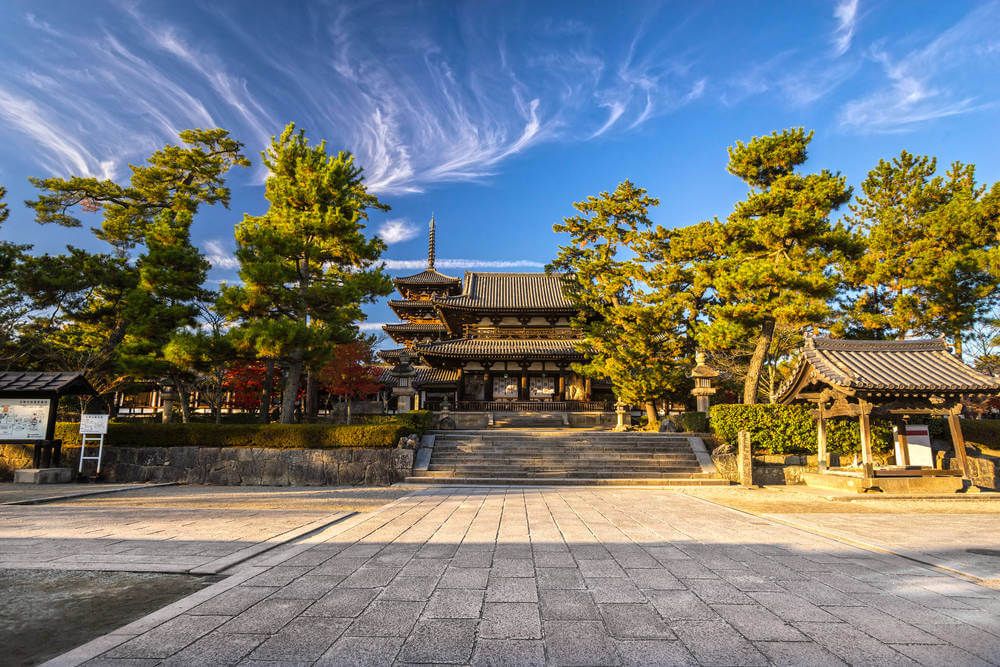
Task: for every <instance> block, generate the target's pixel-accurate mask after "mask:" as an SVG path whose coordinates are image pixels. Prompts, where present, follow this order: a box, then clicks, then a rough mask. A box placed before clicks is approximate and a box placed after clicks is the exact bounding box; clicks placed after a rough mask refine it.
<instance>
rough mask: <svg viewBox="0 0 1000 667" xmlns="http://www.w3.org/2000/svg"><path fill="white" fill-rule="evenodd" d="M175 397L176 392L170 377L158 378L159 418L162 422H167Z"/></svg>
mask: <svg viewBox="0 0 1000 667" xmlns="http://www.w3.org/2000/svg"><path fill="white" fill-rule="evenodd" d="M176 399H177V392H176V391H175V390H174V383H173V382H172V381H171V380H170V378H163V379H161V380H160V404H161V408H160V409H161V412H162V414H161V415H160V419H161V421H162V422H163V423H164V424H169V423H170V421H171V418H172V417H173V413H174V400H176Z"/></svg>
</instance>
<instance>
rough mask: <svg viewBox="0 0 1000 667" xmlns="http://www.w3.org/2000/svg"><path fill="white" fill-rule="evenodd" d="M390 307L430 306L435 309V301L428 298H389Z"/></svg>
mask: <svg viewBox="0 0 1000 667" xmlns="http://www.w3.org/2000/svg"><path fill="white" fill-rule="evenodd" d="M389 307H390V308H403V309H415V308H429V309H431V310H433V309H434V302H433V301H429V300H427V299H389Z"/></svg>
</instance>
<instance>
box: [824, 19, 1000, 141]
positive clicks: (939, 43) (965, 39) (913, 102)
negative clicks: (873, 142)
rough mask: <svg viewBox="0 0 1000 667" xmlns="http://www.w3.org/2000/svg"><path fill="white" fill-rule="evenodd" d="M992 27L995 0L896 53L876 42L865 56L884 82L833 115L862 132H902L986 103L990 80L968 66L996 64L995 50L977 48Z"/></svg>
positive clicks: (990, 40)
mask: <svg viewBox="0 0 1000 667" xmlns="http://www.w3.org/2000/svg"><path fill="white" fill-rule="evenodd" d="M997 25H1000V3H996V2H993V3H989V4H987V5H983V6H981V7H979V8H977V9H974V10H973V11H971V12H969V13H968V14H967V15H966V16H965V17H964V18H963V19H961V20H960V21H959V22H958V23H956V24H955V25H953V26H952V27H951V28H949V29H947V30H945V31H944V32H942V33H941V34H939V35H938V36H937V37H936V38H934V39H933V40H932V41H930V42H929V43H928V44H927V45H926V46H924V47H923V48H918V49H914V50H911V51H909V52H907V53H905V54H904V55H902V56H893V55H892V54H891V53H890V52H889V51H890V49H889V47H888V46H887V45H886V44H884V43H882V44H879V45H876V46H875V47H873V48H872V49H871V50H870V53H869V57H870V59H871V60H872V61H873V62H875V63H878V65H879V66H880V67H881V69H882V73H883V75H884V78H885V81H886V85H884V86H883V87H881V88H879V89H877V90H874V91H872V92H870V93H868V94H867V95H863V96H861V97H857V98H854V99H852V100H849V101H848V102H847V103H846V104H845V105H844V106H843V108H842V109H841V112H840V114H839V120H840V125H841V127H843V128H845V129H848V130H851V131H855V132H862V133H893V132H906V131H908V130H911V129H913V128H914V127H915V126H917V125H919V124H921V123H925V122H928V121H932V120H935V119H939V118H947V117H949V116H958V115H962V114H967V113H970V112H973V111H977V110H980V109H983V108H985V107H986V106H989V105H992V104H993V103H994V100H995V99H996V97H995V96H996V93H997V90H996V81H995V80H981V79H978V76H977V75H976V74H975V73H974V70H973V69H972V68H971V67H970V65H973V64H974V65H975V66H976V68H982V67H986V68H987V69H989V67H990V63H991V62H992V66H993V68H995V67H996V66H997V64H998V62H997V61H1000V52H994V53H990V52H989V50H988V49H987V50H985V51H984V49H983V48H982V47H983V45H984V44H996V26H997ZM971 91H976V92H975V93H973V92H971ZM984 95H987V96H989V97H986V98H984V97H983V96H984Z"/></svg>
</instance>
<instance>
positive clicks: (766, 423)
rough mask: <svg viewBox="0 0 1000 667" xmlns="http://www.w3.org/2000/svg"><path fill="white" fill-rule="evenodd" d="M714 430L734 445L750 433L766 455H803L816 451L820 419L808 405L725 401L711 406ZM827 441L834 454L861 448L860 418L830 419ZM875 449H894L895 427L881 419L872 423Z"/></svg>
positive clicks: (757, 447)
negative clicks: (817, 424)
mask: <svg viewBox="0 0 1000 667" xmlns="http://www.w3.org/2000/svg"><path fill="white" fill-rule="evenodd" d="M709 424H710V426H711V429H712V432H713V433H714V434H715V436H716V437H717V438H718V439H719V440H720V441H721V442H723V443H725V444H727V445H731V446H733V447H735V446H736V444H737V433H739V432H740V431H749V432H750V442H751V443H753V448H754V451H757V452H760V453H764V454H801V453H805V452H815V451H816V447H817V446H816V422H815V421H814V420H813V417H812V411H811V409H810V408H809V407H808V406H805V405H774V404H762V405H740V404H723V405H713V406H712V407H711V408H709ZM826 427H827V428H826V444H827V449H828V450H829V451H830V453H832V454H848V453H852V452H857V451H860V449H861V430H860V429H861V427H860V425H859V424H858V420H857V419H848V418H837V419H827V420H826ZM872 448H873V449H874V450H875V451H888V450H889V449H891V448H892V428H891V426H890V425H889V424H888V423H886V422H883V421H880V420H873V422H872Z"/></svg>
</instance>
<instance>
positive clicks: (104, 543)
mask: <svg viewBox="0 0 1000 667" xmlns="http://www.w3.org/2000/svg"><path fill="white" fill-rule="evenodd" d="M344 515H345V513H343V512H338V513H330V512H317V511H311V512H304V511H282V510H226V511H224V512H219V511H204V510H194V509H169V508H161V507H158V508H148V509H139V508H134V507H130V508H126V507H109V508H102V507H88V506H85V505H76V504H74V503H66V504H60V505H27V506H21V505H13V506H12V505H8V506H4V507H0V569H4V568H6V569H53V570H116V571H126V572H194V573H200V574H215V573H217V572H221V571H222V570H225V569H227V568H229V567H231V566H233V565H234V564H236V563H238V562H240V561H243V560H245V559H247V558H249V557H251V556H253V555H256V554H258V553H261V552H263V551H265V550H267V549H269V548H271V547H273V546H275V544H280V543H283V542H286V541H288V540H290V539H294V538H295V537H298V536H300V535H302V534H304V533H308V532H310V531H312V530H315V529H317V528H321V527H323V526H325V525H327V524H329V523H331V522H333V521H336V520H337V519H339V518H342V517H343V516H344Z"/></svg>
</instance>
